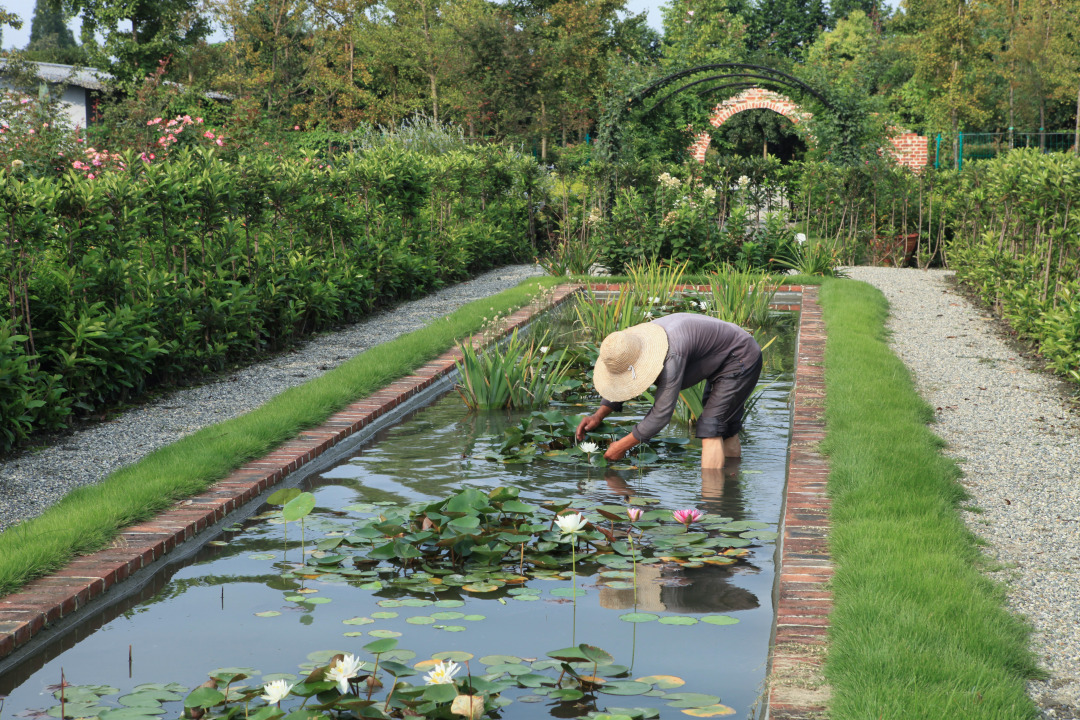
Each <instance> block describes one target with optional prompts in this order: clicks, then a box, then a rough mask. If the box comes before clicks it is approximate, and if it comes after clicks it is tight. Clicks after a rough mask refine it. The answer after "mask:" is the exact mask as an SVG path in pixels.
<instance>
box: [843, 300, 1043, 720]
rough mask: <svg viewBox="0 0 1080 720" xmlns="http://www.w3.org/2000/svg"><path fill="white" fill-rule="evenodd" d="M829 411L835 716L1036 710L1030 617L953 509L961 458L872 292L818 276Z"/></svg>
mask: <svg viewBox="0 0 1080 720" xmlns="http://www.w3.org/2000/svg"><path fill="white" fill-rule="evenodd" d="M821 302H822V306H823V308H824V314H825V320H826V324H827V327H828V345H827V350H826V358H825V367H826V392H827V401H826V418H827V429H828V433H827V436H826V440H825V442H824V444H823V449H824V450H825V452H826V453H827V454H828V455H829V465H830V475H829V491H830V494H831V496H832V517H831V522H832V530H831V533H830V541H829V544H830V548H831V551H832V556H833V560H834V562H835V564H836V575H835V576H834V578H833V580H832V590H833V602H834V610H833V614H832V629H831V631H830V648H829V654H828V660H827V668H826V671H827V677H828V680H829V682H830V684H831V685H832V689H833V699H832V707H831V713H830V714H831V717H832V718H833V720H849V719H850V720H856V719H858V720H864V719H865V718H879V717H881V718H927V719H928V720H939V719H940V718H949V719H950V720H956V719H959V718H972V719H979V720H983V719H985V720H990V719H998V718H1000V720H1021V719H1023V718H1034V717H1036V710H1035V707H1034V705H1033V703H1032V701H1031V699H1030V698H1029V697H1028V696H1027V694H1026V692H1025V681H1026V680H1027V679H1029V678H1031V677H1034V676H1036V675H1037V673H1038V671H1037V668H1036V665H1035V661H1034V658H1033V656H1032V654H1031V652H1030V651H1029V649H1028V643H1027V640H1028V632H1029V630H1028V628H1027V627H1026V626H1025V625H1024V623H1023V622H1021V621H1020V620H1019V619H1017V618H1015V617H1013V616H1011V615H1010V614H1009V613H1008V612H1007V611H1006V610H1005V609H1004V593H1003V590H1002V588H1001V587H1000V586H999V585H997V584H995V583H994V582H992V581H991V580H989V579H988V578H987V577H985V576H984V575H983V574H982V573H981V572H980V568H984V567H985V562H984V558H983V556H982V555H981V554H980V553H979V551H978V549H977V542H976V539H975V537H974V536H973V535H972V534H971V533H970V532H969V531H968V529H967V528H966V527H965V525H964V523H963V521H962V520H961V518H960V514H959V504H960V501H961V500H962V499H963V498H964V492H963V489H962V488H961V487H960V485H959V484H958V483H957V482H956V478H957V477H958V474H959V473H958V469H957V467H956V464H955V463H954V462H953V461H952V460H950V459H948V458H946V457H945V456H944V455H943V454H942V453H941V445H942V443H941V441H940V439H939V438H937V437H936V436H935V435H934V434H933V433H932V432H931V431H930V430H929V428H928V427H927V423H928V422H929V421H930V420H931V419H932V417H933V413H932V411H931V409H930V408H929V406H927V404H926V403H925V402H924V401H923V400H922V399H921V398H920V397H919V396H918V394H917V393H916V392H915V390H914V388H913V386H912V383H911V378H910V375H909V374H908V371H907V369H906V368H905V367H904V365H903V363H902V362H901V361H900V360H899V359H897V358H896V356H895V355H893V353H892V352H891V351H890V350H889V348H888V345H887V344H886V340H885V329H884V323H885V318H886V315H887V306H886V302H885V299H884V297H883V296H882V295H881V293H880V292H878V291H877V290H875V289H873V288H871V287H870V286H869V285H866V284H864V283H854V282H850V281H837V280H827V281H826V282H825V283H824V284H823V285H822V289H821Z"/></svg>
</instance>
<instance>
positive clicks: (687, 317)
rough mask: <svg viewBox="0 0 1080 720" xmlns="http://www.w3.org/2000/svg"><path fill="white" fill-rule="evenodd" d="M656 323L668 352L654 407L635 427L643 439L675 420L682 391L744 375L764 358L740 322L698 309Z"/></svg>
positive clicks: (614, 405) (613, 404)
mask: <svg viewBox="0 0 1080 720" xmlns="http://www.w3.org/2000/svg"><path fill="white" fill-rule="evenodd" d="M653 322H654V323H656V324H657V325H659V326H660V327H662V328H664V332H665V333H667V337H668V351H667V357H666V358H665V359H664V368H663V370H661V371H660V375H659V376H658V377H657V378H656V383H655V384H656V394H655V401H654V402H653V406H652V408H651V409H650V410H649V412H648V414H647V415H645V417H644V418H643V419H642V421H641V422H640V423H638V424H637V425H635V426H634V429H633V430H632V431H631V432H632V433H633V435H634V437H635V438H636V439H637V440H638V442H645V441H646V440H648V439H650V438H651V437H653V436H654V435H656V434H657V433H658V432H660V431H661V430H662V429H663V428H664V426H665V425H667V424H668V422H670V420H671V415H672V413H674V412H675V406H676V405H677V404H678V402H679V393H680V392H681V391H683V390H685V389H686V388H688V387H693V386H694V385H697V384H698V383H699V382H701V381H702V380H706V379H710V378H719V377H724V376H734V375H739V374H741V373H743V372H744V371H746V370H749V369H750V368H751V367H752V366H753V365H754V363H756V362H757V360H758V358H759V357H761V348H760V347H759V346H758V344H757V342H756V341H755V340H754V338H753V336H752V335H750V333H748V332H746V331H745V330H743V329H742V328H741V327H739V326H738V325H736V324H735V323H729V322H724V321H723V320H717V319H716V318H713V317H709V316H707V315H698V314H696V313H675V314H673V315H668V316H666V317H662V318H658V319H656V320H653ZM602 404H603V405H607V406H608V407H610V408H611V409H612V410H614V411H616V412H618V411H620V410H622V403H616V402H609V401H607V400H604V402H603V403H602Z"/></svg>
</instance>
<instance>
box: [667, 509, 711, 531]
mask: <svg viewBox="0 0 1080 720" xmlns="http://www.w3.org/2000/svg"><path fill="white" fill-rule="evenodd" d="M671 516H672V517H673V518H675V522H677V523H682V524H683V525H686V526H687V527H690V524H691V523H696V522H697V521H698V520H700V519H701V518H703V517H705V513H703V512H701V511H700V510H698V509H697V508H686V509H685V510H676V511H675V512H673V513H671Z"/></svg>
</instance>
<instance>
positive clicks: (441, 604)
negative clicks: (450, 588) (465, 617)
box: [435, 600, 465, 608]
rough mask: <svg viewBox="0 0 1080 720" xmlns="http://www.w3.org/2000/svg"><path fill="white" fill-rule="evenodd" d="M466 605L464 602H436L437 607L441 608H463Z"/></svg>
mask: <svg viewBox="0 0 1080 720" xmlns="http://www.w3.org/2000/svg"><path fill="white" fill-rule="evenodd" d="M464 605H465V601H464V600H437V601H436V602H435V607H441V608H452V607H463V606H464Z"/></svg>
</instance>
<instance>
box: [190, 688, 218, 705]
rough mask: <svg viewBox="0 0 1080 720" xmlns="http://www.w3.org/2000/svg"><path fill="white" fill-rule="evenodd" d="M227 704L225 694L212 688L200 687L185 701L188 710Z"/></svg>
mask: <svg viewBox="0 0 1080 720" xmlns="http://www.w3.org/2000/svg"><path fill="white" fill-rule="evenodd" d="M223 702H225V694H224V693H222V692H221V691H220V690H215V689H214V688H211V687H198V688H195V689H194V690H192V691H191V694H190V695H188V696H187V698H185V699H184V707H186V708H195V707H200V708H211V707H214V706H215V705H220V704H221V703H223Z"/></svg>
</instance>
